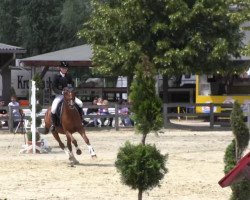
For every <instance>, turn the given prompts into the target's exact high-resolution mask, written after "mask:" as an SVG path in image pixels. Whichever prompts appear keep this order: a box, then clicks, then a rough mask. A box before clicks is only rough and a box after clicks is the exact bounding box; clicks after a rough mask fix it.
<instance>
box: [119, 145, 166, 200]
mask: <svg viewBox="0 0 250 200" xmlns="http://www.w3.org/2000/svg"><path fill="white" fill-rule="evenodd" d="M167 157H168V156H167V155H162V154H161V153H160V152H159V150H157V149H156V147H155V146H151V145H143V144H140V145H132V144H130V143H129V142H126V143H125V146H124V147H121V148H120V149H119V153H118V155H117V159H116V162H115V166H116V168H117V170H118V171H119V172H120V173H121V176H122V182H123V183H124V184H126V185H128V186H130V187H131V188H132V189H138V190H139V192H138V200H141V199H142V193H143V192H144V191H146V190H148V189H152V188H154V187H155V186H160V180H161V179H162V178H163V177H164V175H165V173H167V169H166V167H165V164H166V160H167Z"/></svg>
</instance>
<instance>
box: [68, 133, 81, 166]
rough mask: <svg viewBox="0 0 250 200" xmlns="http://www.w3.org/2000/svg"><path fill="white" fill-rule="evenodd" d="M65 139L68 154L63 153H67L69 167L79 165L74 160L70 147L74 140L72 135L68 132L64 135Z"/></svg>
mask: <svg viewBox="0 0 250 200" xmlns="http://www.w3.org/2000/svg"><path fill="white" fill-rule="evenodd" d="M66 137H67V147H68V152H66V151H65V152H66V154H67V153H68V155H69V161H70V165H71V166H72V167H73V166H74V165H75V164H79V161H78V160H77V159H76V158H75V156H74V154H73V151H72V145H71V142H72V140H75V139H74V138H73V136H72V134H71V133H69V132H67V133H66Z"/></svg>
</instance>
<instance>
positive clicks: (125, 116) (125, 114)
mask: <svg viewBox="0 0 250 200" xmlns="http://www.w3.org/2000/svg"><path fill="white" fill-rule="evenodd" d="M118 104H119V105H121V106H122V107H121V108H120V109H119V114H121V115H122V116H121V121H122V125H123V126H134V122H133V120H132V119H131V118H130V117H129V114H130V112H129V109H128V107H127V102H126V101H125V100H123V99H122V100H120V101H119V102H118Z"/></svg>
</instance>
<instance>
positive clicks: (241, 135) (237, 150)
mask: <svg viewBox="0 0 250 200" xmlns="http://www.w3.org/2000/svg"><path fill="white" fill-rule="evenodd" d="M230 123H231V127H232V130H233V135H234V139H233V140H232V142H231V144H229V145H228V147H227V149H226V152H225V155H224V163H225V168H224V172H225V174H227V173H228V172H229V171H230V170H232V169H233V168H234V167H235V165H236V164H237V162H238V161H239V160H240V159H241V157H242V156H243V151H244V150H245V149H246V148H247V146H248V142H249V130H248V128H247V126H246V124H245V122H244V115H243V111H242V109H241V107H240V104H239V103H238V102H235V103H234V107H233V111H232V113H231V116H230ZM231 189H232V195H231V198H230V199H231V200H245V199H248V198H249V195H250V183H249V181H248V180H242V181H241V182H239V183H233V184H232V185H231Z"/></svg>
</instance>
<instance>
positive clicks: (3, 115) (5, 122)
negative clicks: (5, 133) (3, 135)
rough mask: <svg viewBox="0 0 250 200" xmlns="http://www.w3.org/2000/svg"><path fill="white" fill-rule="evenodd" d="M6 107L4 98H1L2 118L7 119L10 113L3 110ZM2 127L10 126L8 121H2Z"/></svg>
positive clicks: (0, 121) (0, 125)
mask: <svg viewBox="0 0 250 200" xmlns="http://www.w3.org/2000/svg"><path fill="white" fill-rule="evenodd" d="M4 106H5V102H4V100H3V99H2V98H0V117H7V116H8V112H7V110H6V109H5V108H3V107H4ZM2 126H8V121H7V120H0V127H2Z"/></svg>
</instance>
